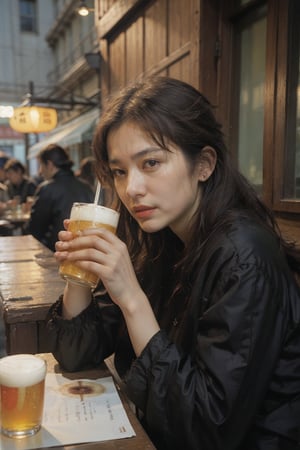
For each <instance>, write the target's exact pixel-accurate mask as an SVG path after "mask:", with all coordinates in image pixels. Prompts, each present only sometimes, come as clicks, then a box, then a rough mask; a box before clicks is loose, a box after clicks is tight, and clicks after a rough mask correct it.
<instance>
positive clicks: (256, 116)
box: [236, 8, 266, 192]
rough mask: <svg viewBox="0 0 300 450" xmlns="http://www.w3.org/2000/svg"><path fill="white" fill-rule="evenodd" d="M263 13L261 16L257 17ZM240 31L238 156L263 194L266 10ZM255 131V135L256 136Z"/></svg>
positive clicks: (239, 161)
mask: <svg viewBox="0 0 300 450" xmlns="http://www.w3.org/2000/svg"><path fill="white" fill-rule="evenodd" d="M257 13H259V14H257ZM257 13H256V14H255V15H254V17H250V18H249V19H250V20H248V21H246V23H245V24H244V23H243V24H242V27H241V29H240V30H239V31H238V39H237V42H238V43H239V45H238V54H237V59H238V60H239V70H238V72H237V74H236V75H237V76H238V79H239V83H238V85H237V88H238V93H237V100H238V105H237V108H236V110H237V117H236V120H237V124H238V126H237V136H236V139H237V154H238V166H239V169H240V171H241V172H242V173H243V174H244V175H245V176H246V177H247V178H248V180H249V181H250V182H251V183H252V184H253V185H254V186H255V188H256V190H257V191H258V192H261V191H262V184H263V133H264V127H263V124H264V92H265V65H266V14H265V8H262V9H261V10H259V11H257ZM254 130H255V132H254Z"/></svg>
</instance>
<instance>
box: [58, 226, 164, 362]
mask: <svg viewBox="0 0 300 450" xmlns="http://www.w3.org/2000/svg"><path fill="white" fill-rule="evenodd" d="M59 239H60V241H59V242H57V243H56V253H55V256H56V258H57V260H58V261H60V262H61V261H65V260H67V261H76V265H78V266H79V267H82V268H83V269H86V270H89V271H91V272H93V273H94V274H96V275H97V276H98V277H99V278H100V279H101V281H102V283H103V285H104V287H105V288H106V290H107V292H108V294H109V296H110V298H111V299H112V300H113V301H114V302H115V303H116V304H117V305H119V307H120V309H121V310H122V313H123V315H124V318H125V321H126V324H127V328H128V332H129V336H130V339H131V342H132V345H133V348H134V350H135V353H136V355H137V356H138V355H140V354H141V352H142V350H143V349H144V348H145V346H146V345H147V343H148V342H149V340H150V339H151V337H152V336H153V335H154V334H155V333H157V331H159V325H158V323H157V321H156V318H155V316H154V313H153V310H152V307H151V305H150V303H149V300H148V298H147V297H146V295H145V293H144V292H143V290H142V288H141V287H140V285H139V282H138V280H137V278H136V275H135V272H134V268H133V265H132V262H131V260H130V256H129V253H128V249H127V246H126V245H125V244H124V242H122V241H121V240H120V239H119V238H118V237H117V236H115V235H114V234H113V233H111V232H110V231H108V230H106V229H104V228H103V229H88V230H84V231H82V232H81V233H80V234H78V235H77V236H76V237H75V238H74V237H73V236H72V233H70V232H68V231H61V232H60V233H59ZM74 289H75V288H74ZM74 289H73V290H74ZM75 295H76V301H75V305H74V293H73V295H72V296H71V295H70V291H69V290H68V289H66V292H65V295H64V305H65V306H64V311H65V314H66V318H67V317H70V316H72V314H73V313H74V311H76V312H77V311H78V310H79V309H80V308H82V307H83V305H85V304H86V303H87V302H88V295H87V294H86V292H85V293H83V292H81V293H80V291H79V290H76V294H75ZM81 296H82V297H84V299H82V297H81Z"/></svg>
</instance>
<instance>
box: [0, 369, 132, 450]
mask: <svg viewBox="0 0 300 450" xmlns="http://www.w3.org/2000/svg"><path fill="white" fill-rule="evenodd" d="M131 436H135V432H134V430H133V428H132V426H131V424H130V422H129V420H128V417H127V414H126V412H125V410H124V407H123V405H122V402H121V400H120V397H119V394H118V392H117V390H116V387H115V384H114V381H113V379H112V377H106V378H99V379H97V380H87V379H84V380H69V379H67V378H64V377H63V376H62V375H60V374H54V373H49V374H47V377H46V395H45V407H44V418H43V426H42V429H41V430H40V431H39V432H38V433H37V434H36V435H35V436H32V437H29V438H23V439H11V438H6V437H4V436H1V440H0V444H1V445H0V448H1V450H32V449H36V448H43V447H51V446H58V445H67V444H75V443H84V442H95V441H106V440H110V439H121V438H128V437H131Z"/></svg>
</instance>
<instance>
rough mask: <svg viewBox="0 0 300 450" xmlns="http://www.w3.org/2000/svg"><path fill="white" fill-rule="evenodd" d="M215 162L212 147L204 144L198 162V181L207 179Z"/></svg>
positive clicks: (215, 155)
mask: <svg viewBox="0 0 300 450" xmlns="http://www.w3.org/2000/svg"><path fill="white" fill-rule="evenodd" d="M216 163H217V153H216V151H215V149H214V148H212V147H209V146H205V147H203V149H202V150H201V153H200V156H199V163H198V178H199V181H201V182H204V181H206V180H208V178H209V177H210V176H211V174H212V173H213V171H214V170H215V167H216Z"/></svg>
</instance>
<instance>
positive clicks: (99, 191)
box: [94, 181, 101, 205]
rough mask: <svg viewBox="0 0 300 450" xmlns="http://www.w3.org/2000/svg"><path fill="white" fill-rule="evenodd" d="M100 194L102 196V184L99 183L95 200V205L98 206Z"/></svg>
mask: <svg viewBox="0 0 300 450" xmlns="http://www.w3.org/2000/svg"><path fill="white" fill-rule="evenodd" d="M100 194H101V184H100V182H99V181H98V183H97V187H96V193H95V199H94V204H95V205H98V202H99V198H100Z"/></svg>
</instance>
